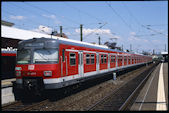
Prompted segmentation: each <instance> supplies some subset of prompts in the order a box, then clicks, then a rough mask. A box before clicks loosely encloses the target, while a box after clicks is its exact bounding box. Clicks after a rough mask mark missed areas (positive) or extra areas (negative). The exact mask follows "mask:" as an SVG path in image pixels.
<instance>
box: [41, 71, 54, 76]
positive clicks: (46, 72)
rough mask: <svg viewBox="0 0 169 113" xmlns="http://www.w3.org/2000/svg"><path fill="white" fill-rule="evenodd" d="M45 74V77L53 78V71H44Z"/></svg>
mask: <svg viewBox="0 0 169 113" xmlns="http://www.w3.org/2000/svg"><path fill="white" fill-rule="evenodd" d="M43 74H44V76H47V77H50V76H52V71H44V72H43Z"/></svg>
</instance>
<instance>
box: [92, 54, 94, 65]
mask: <svg viewBox="0 0 169 113" xmlns="http://www.w3.org/2000/svg"><path fill="white" fill-rule="evenodd" d="M91 64H94V54H91Z"/></svg>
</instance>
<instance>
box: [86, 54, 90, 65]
mask: <svg viewBox="0 0 169 113" xmlns="http://www.w3.org/2000/svg"><path fill="white" fill-rule="evenodd" d="M86 64H90V55H89V54H86Z"/></svg>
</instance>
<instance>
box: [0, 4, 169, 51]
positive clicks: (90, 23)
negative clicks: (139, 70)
mask: <svg viewBox="0 0 169 113" xmlns="http://www.w3.org/2000/svg"><path fill="white" fill-rule="evenodd" d="M1 19H2V20H5V21H9V22H12V23H14V24H15V25H14V26H13V27H16V28H20V29H25V30H31V31H35V32H43V31H42V28H43V27H45V28H46V30H45V31H46V32H45V33H48V34H50V33H51V31H54V30H56V31H57V32H58V33H59V32H60V26H62V28H63V33H65V34H66V35H67V36H68V38H69V39H73V40H80V24H82V25H83V27H82V28H83V41H84V42H89V43H98V37H99V36H100V38H101V44H104V43H105V42H106V41H109V42H116V43H117V46H119V47H122V46H123V49H124V50H126V49H130V45H131V47H132V50H133V51H134V52H138V53H141V52H142V51H147V52H153V50H155V52H156V53H158V52H161V51H164V50H165V45H166V50H167V51H168V1H76V2H75V1H70V2H68V1H65V2H62V1H51V2H45V1H43V2H42V1H41V2H40V1H36V2H33V1H32V2H10V1H6V2H5V1H4V2H1ZM43 33H44V32H43Z"/></svg>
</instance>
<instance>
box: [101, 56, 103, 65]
mask: <svg viewBox="0 0 169 113" xmlns="http://www.w3.org/2000/svg"><path fill="white" fill-rule="evenodd" d="M103 59H104V57H103V55H101V63H102V64H103Z"/></svg>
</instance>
